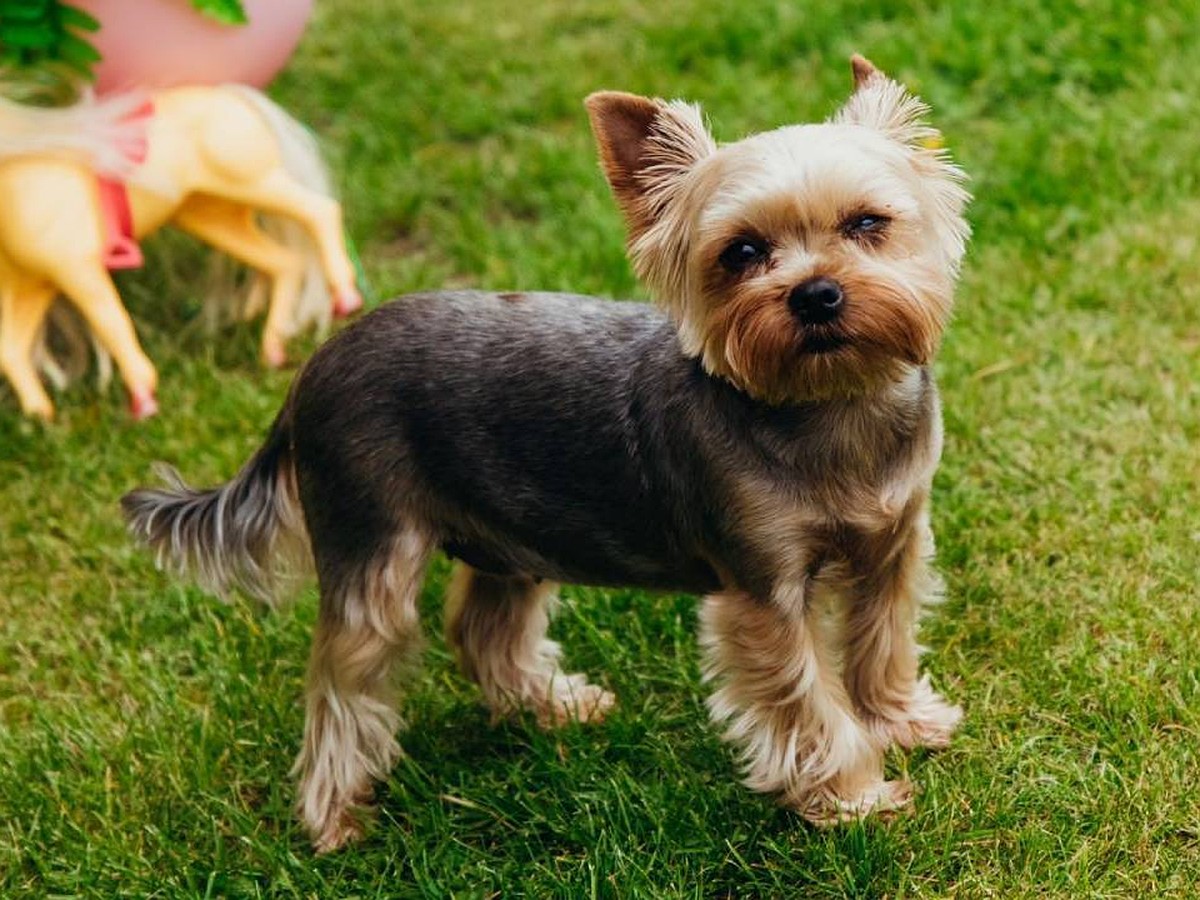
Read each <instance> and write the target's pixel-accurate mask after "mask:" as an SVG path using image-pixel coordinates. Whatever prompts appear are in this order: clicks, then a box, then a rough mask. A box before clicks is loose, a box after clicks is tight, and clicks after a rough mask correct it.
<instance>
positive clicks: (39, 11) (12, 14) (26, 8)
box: [0, 0, 48, 23]
mask: <svg viewBox="0 0 1200 900" xmlns="http://www.w3.org/2000/svg"><path fill="white" fill-rule="evenodd" d="M46 18H48V15H47V12H46V9H45V6H44V5H41V6H39V4H36V3H34V4H26V3H20V2H13V0H10V2H7V3H0V23H3V22H12V21H17V22H39V21H41V20H43V19H46Z"/></svg>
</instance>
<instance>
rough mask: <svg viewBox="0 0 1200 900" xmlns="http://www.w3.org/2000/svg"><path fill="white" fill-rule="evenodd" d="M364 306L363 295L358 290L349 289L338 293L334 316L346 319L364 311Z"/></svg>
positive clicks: (334, 302) (334, 299)
mask: <svg viewBox="0 0 1200 900" xmlns="http://www.w3.org/2000/svg"><path fill="white" fill-rule="evenodd" d="M362 305H363V299H362V294H360V293H359V292H358V290H357V289H356V288H353V287H349V288H346V289H344V290H341V291H338V292H337V296H335V297H334V298H333V314H334V316H336V317H337V318H339V319H344V318H346V316H348V315H350V314H351V313H356V312H358V311H359V310H360V309H362Z"/></svg>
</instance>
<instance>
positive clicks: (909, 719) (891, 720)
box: [867, 679, 963, 750]
mask: <svg viewBox="0 0 1200 900" xmlns="http://www.w3.org/2000/svg"><path fill="white" fill-rule="evenodd" d="M962 717H963V711H962V707H961V706H957V705H955V704H952V703H948V702H946V700H945V699H944V698H943V697H942V696H941V695H940V694H938V693H937V692H936V691H934V690H933V688H932V687H930V685H929V681H928V679H922V680H921V681H920V682H918V684H917V688H916V690H915V691H914V693H913V698H912V700H911V701H910V702H909V704H908V705H907V706H906V707H904V708H903V709H900V710H897V711H896V712H895V713H894V714H891V715H876V716H870V717H868V719H867V727H868V729H869V730H870V731H871V733H872V734H873V735H875V736H876V738H877V739H878V740H879V743H880V744H882V745H884V746H888V745H890V744H899V745H900V746H901V747H903V748H904V749H906V750H912V749H914V748H916V747H928V748H930V749H931V750H944V749H945V748H946V747H948V746H950V738H951V737H952V736H953V734H954V732H955V730H956V729H957V728H958V726H959V723H960V722H962Z"/></svg>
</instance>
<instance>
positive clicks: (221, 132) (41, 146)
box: [0, 85, 362, 419]
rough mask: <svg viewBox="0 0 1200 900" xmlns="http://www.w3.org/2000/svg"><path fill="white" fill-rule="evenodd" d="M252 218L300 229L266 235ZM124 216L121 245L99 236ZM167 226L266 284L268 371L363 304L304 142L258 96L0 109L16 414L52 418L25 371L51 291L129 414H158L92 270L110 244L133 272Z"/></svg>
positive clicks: (235, 90) (102, 277)
mask: <svg viewBox="0 0 1200 900" xmlns="http://www.w3.org/2000/svg"><path fill="white" fill-rule="evenodd" d="M147 99H149V101H150V107H152V112H150V110H149V107H147V105H146V101H147ZM122 184H123V185H124V190H121V187H120V185H122ZM114 186H115V188H114ZM114 189H115V191H116V194H117V197H116V199H117V201H118V203H117V206H116V210H117V213H116V215H115V219H114V214H113V212H112V208H111V206H106V204H105V202H104V201H105V198H106V195H109V194H112V193H113V191H114ZM260 212H261V213H267V214H270V215H271V216H277V217H280V218H281V219H284V220H291V221H292V222H294V223H297V224H298V225H299V226H301V227H300V228H294V227H293V228H292V229H291V230H290V231H289V230H287V229H283V230H281V231H280V232H279V234H280V235H282V237H274V236H269V235H268V233H267V232H266V231H264V230H263V228H261V227H260V224H259V222H258V219H257V217H256V214H257V213H260ZM122 218H123V219H125V224H126V226H127V227H128V230H129V232H130V235H129V236H128V237H126V238H122V237H121V236H120V235H114V234H113V233H112V230H111V228H110V227H109V226H110V225H112V224H113V223H114V221H115V220H119V219H122ZM167 222H173V223H174V224H175V225H177V226H178V227H180V228H182V229H183V230H185V231H187V232H190V233H191V234H193V235H195V236H196V237H199V238H200V239H201V240H203V241H206V242H207V243H209V244H211V245H213V246H214V247H216V248H218V249H220V250H223V251H224V252H225V253H228V254H229V255H230V256H233V257H234V258H236V259H238V260H240V261H242V262H243V263H245V264H247V265H248V266H250V267H251V268H253V269H255V270H257V271H258V272H259V273H261V275H262V276H264V277H265V278H266V279H267V281H268V282H269V305H268V312H267V319H266V324H265V326H264V328H263V335H262V356H263V359H264V360H265V362H266V363H267V364H269V365H272V366H279V365H282V364H283V363H284V362H285V360H286V356H285V352H286V351H285V348H286V342H287V339H288V337H289V336H291V335H292V334H293V333H294V332H295V331H296V330H297V329H298V328H300V327H303V326H304V325H306V324H309V323H311V322H313V321H317V322H324V321H327V320H328V317H329V315H330V313H333V314H335V315H339V316H340V315H348V314H349V313H351V312H353V311H354V310H356V309H358V308H359V307H360V306H361V305H362V300H361V298H360V296H359V294H358V291H357V289H356V287H355V271H354V267H353V265H352V263H351V261H350V259H349V257H348V254H347V251H346V247H345V244H344V243H343V238H342V224H341V209H340V207H339V206H338V204H337V202H336V201H335V200H334V199H333V198H332V196H331V191H330V190H329V186H328V180H327V177H326V175H325V170H324V167H323V166H322V163H321V159H320V156H319V155H318V153H317V152H316V147H315V143H314V141H313V139H312V138H311V136H310V135H309V134H308V132H307V131H305V129H304V128H303V127H302V126H301V125H299V124H298V123H297V122H295V121H294V120H292V119H291V118H289V117H288V116H287V114H286V113H284V112H283V111H282V110H281V109H280V108H279V107H278V106H276V105H275V104H273V103H272V102H271V101H269V100H268V99H267V98H266V97H264V96H263V95H262V94H260V93H258V92H257V91H254V90H252V89H250V88H245V87H240V86H231V85H229V86H223V87H184V88H173V89H169V90H164V91H160V92H156V93H153V94H150V95H148V96H147V95H140V96H136V95H124V96H118V97H116V98H114V99H111V100H105V101H99V102H98V101H94V100H90V99H85V100H84V101H82V102H81V103H79V104H77V105H76V106H74V107H69V108H65V109H36V108H33V107H29V106H24V105H21V104H17V103H13V102H10V101H6V100H0V370H2V371H3V373H4V375H5V376H7V378H8V380H9V381H10V382H11V383H12V386H13V388H14V389H15V391H16V393H17V396H18V398H19V400H20V403H21V408H22V410H23V411H24V412H25V413H27V414H29V415H34V416H40V417H43V418H47V419H48V418H50V417H51V416H53V414H54V407H53V405H52V404H51V402H50V397H49V396H48V395H47V393H46V391H45V389H44V387H43V385H42V383H41V379H40V378H39V375H38V366H37V360H38V359H39V358H43V357H45V356H46V348H45V340H46V337H45V322H46V317H47V313H48V312H49V311H50V308H51V305H52V303H53V301H54V300H55V298H56V296H58V295H59V294H60V293H61V294H62V295H64V296H65V297H66V298H67V299H68V300H69V301H70V302H71V303H72V304H73V305H74V307H75V308H76V309H77V310H78V311H79V313H80V314H81V315H82V318H83V320H84V322H85V324H86V326H87V328H88V329H89V330H90V332H91V334H92V337H93V339H94V341H95V342H96V344H97V345H98V349H100V350H102V351H104V352H106V353H107V354H109V355H111V357H112V358H113V359H114V360H115V361H116V365H117V370H118V371H119V372H120V375H121V378H122V379H123V380H124V382H125V386H126V388H127V389H128V391H129V396H130V404H131V408H132V412H133V415H134V417H135V418H143V417H145V416H148V415H152V414H153V413H154V412H155V411H156V410H157V401H156V399H155V390H156V387H157V380H158V376H157V373H156V372H155V369H154V365H153V364H152V363H151V362H150V360H149V358H148V357H147V356H146V354H145V352H144V351H143V350H142V348H141V345H140V344H139V343H138V339H137V334H136V333H135V331H134V326H133V323H132V321H131V320H130V318H129V315H128V313H127V312H126V310H125V307H124V306H123V304H122V303H121V298H120V296H119V295H118V294H117V291H116V288H115V287H114V285H113V282H112V279H111V277H110V276H109V273H108V270H107V268H106V265H105V260H106V252H109V251H111V250H113V249H114V247H116V248H117V249H118V250H121V251H123V252H124V255H125V262H126V263H128V262H129V261H130V257H132V258H133V260H135V261H136V260H137V259H138V258H139V257H138V253H137V249H136V244H135V243H134V242H133V241H134V239H136V238H140V237H142V236H144V235H146V234H149V233H150V232H152V231H154V230H155V229H157V228H159V227H160V226H162V225H164V224H166V223H167ZM118 224H119V223H118ZM289 235H290V237H289ZM122 241H124V242H125V243H124V244H122ZM310 241H311V243H310ZM109 255H111V254H109ZM314 270H315V271H314ZM314 275H316V276H317V277H313V276H314Z"/></svg>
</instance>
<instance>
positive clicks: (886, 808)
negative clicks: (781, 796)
mask: <svg viewBox="0 0 1200 900" xmlns="http://www.w3.org/2000/svg"><path fill="white" fill-rule="evenodd" d="M912 798H913V786H912V782H910V781H906V780H899V781H877V782H875V783H874V784H872V785H870V786H869V787H867V788H866V789H865V790H863V791H862V792H861V793H859V794H858V795H857V796H854V797H839V796H837V795H834V794H830V793H827V792H824V791H822V792H820V793H819V794H818V795H816V796H814V797H810V798H809V799H808V801H807V803H805V804H804V805H802V806H800V807H799V808H798V812H799V813H800V815H802V816H804V818H805V819H807V820H808V821H809V822H812V823H813V824H814V825H817V826H819V827H821V828H828V827H831V826H833V825H840V824H842V823H844V822H853V821H855V820H858V819H862V818H864V817H866V816H870V815H885V816H886V815H888V814H893V813H897V812H900V811H902V810H905V809H908V808H909V807H910V806H911V805H912Z"/></svg>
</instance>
